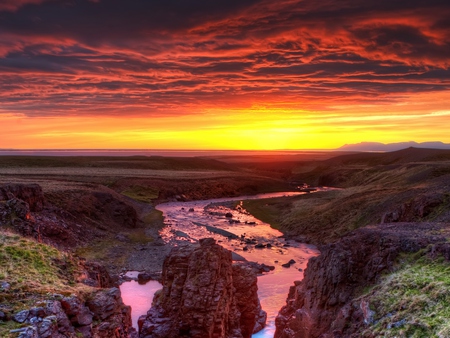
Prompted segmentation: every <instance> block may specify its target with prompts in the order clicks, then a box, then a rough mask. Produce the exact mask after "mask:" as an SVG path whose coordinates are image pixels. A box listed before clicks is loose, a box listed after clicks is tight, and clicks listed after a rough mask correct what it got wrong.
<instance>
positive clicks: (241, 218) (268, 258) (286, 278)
mask: <svg viewBox="0 0 450 338" xmlns="http://www.w3.org/2000/svg"><path fill="white" fill-rule="evenodd" d="M318 190H322V191H323V190H328V189H327V188H319V189H318ZM299 194H304V193H301V192H280V193H268V194H260V195H252V196H240V197H232V198H220V199H210V200H204V201H192V202H169V203H164V204H159V205H157V206H156V208H157V209H158V210H160V211H162V212H163V214H164V223H165V224H166V226H165V227H164V228H163V229H162V230H161V233H160V235H161V237H162V238H163V240H164V242H165V243H166V244H167V245H171V246H176V245H177V244H178V243H180V241H188V242H192V243H194V242H196V241H198V239H200V238H205V237H213V238H215V239H216V241H217V242H218V244H220V245H222V246H223V247H225V248H226V249H229V250H231V251H232V252H233V253H236V254H237V255H233V259H237V260H239V259H242V257H243V258H244V259H246V260H248V261H252V262H257V263H259V264H266V265H269V266H274V267H275V269H274V270H273V271H270V272H267V273H264V274H263V275H261V276H259V277H258V295H259V299H260V301H261V306H262V308H263V309H264V310H265V311H266V312H267V325H266V327H265V328H264V329H263V330H262V331H260V332H258V333H256V334H254V335H253V336H252V337H255V338H261V337H273V336H274V333H275V317H276V316H277V314H278V311H279V310H280V309H281V307H282V306H283V305H285V303H286V297H287V295H288V292H289V287H290V286H292V285H293V283H294V281H296V280H301V279H303V270H304V269H305V268H306V264H307V263H308V260H309V258H311V257H313V256H317V255H318V254H319V251H318V250H317V249H316V248H315V247H314V246H313V245H309V244H305V243H298V242H295V241H293V240H285V239H284V238H283V237H282V236H283V234H282V233H281V232H280V231H278V230H276V229H273V228H271V227H270V225H269V224H267V223H264V222H262V221H260V220H258V219H256V218H255V217H253V216H252V215H250V214H249V213H247V212H246V211H245V210H242V209H241V208H239V207H238V208H237V209H236V208H234V205H235V203H232V202H235V201H242V200H248V199H264V198H273V197H282V196H294V195H299ZM227 213H231V214H232V217H230V214H228V215H227V216H228V217H226V216H225V215H226V214H227ZM230 233H231V234H230ZM245 240H247V241H251V240H253V243H255V242H256V243H261V244H268V243H270V245H271V246H270V247H265V248H261V249H259V248H255V244H246V243H245ZM245 247H246V248H247V249H245V250H244V248H245ZM239 256H240V257H239ZM291 259H293V260H294V261H295V263H294V264H292V265H291V266H290V267H289V268H286V267H282V264H284V263H287V262H289V261H290V260H291ZM130 283H131V284H130ZM149 283H150V284H149ZM149 283H147V284H145V285H139V284H138V283H137V282H135V281H131V282H126V283H123V284H122V285H121V287H120V288H121V291H122V297H123V299H124V302H125V304H128V305H131V306H132V317H133V326H135V327H136V328H137V325H136V323H137V318H138V317H139V316H140V315H143V314H146V313H147V310H148V309H150V306H151V302H152V298H153V294H154V292H155V291H156V290H157V289H158V288H159V287H161V285H160V284H159V283H158V282H156V281H151V282H149ZM138 303H139V304H138Z"/></svg>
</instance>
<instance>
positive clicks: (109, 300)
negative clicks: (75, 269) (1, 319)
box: [12, 288, 134, 338]
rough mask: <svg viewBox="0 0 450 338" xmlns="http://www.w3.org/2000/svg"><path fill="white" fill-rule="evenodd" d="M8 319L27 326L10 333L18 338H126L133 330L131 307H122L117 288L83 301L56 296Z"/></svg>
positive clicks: (102, 291) (73, 297)
mask: <svg viewBox="0 0 450 338" xmlns="http://www.w3.org/2000/svg"><path fill="white" fill-rule="evenodd" d="M12 319H13V320H14V321H16V322H18V323H21V324H24V325H28V326H24V327H22V328H20V329H17V330H14V333H18V334H19V337H36V338H46V337H51V338H63V337H85V338H90V337H96V338H128V337H129V336H130V334H131V333H133V331H134V330H133V329H132V327H131V308H130V307H129V306H125V305H124V304H123V302H122V298H121V297H120V290H119V289H117V288H111V289H103V290H99V291H96V292H94V293H93V294H92V295H91V296H90V298H89V299H88V300H87V301H86V302H85V301H83V300H81V299H80V298H78V297H76V296H70V297H62V296H57V297H56V298H55V299H52V300H48V301H47V302H46V304H45V305H41V306H39V307H34V308H31V309H29V310H22V311H20V312H17V313H16V314H14V315H13V317H12Z"/></svg>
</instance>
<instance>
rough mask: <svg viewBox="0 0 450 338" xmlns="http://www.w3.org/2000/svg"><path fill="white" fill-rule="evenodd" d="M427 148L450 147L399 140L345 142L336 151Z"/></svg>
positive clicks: (443, 144) (441, 144) (438, 143)
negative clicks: (393, 141)
mask: <svg viewBox="0 0 450 338" xmlns="http://www.w3.org/2000/svg"><path fill="white" fill-rule="evenodd" d="M410 147H413V148H427V149H450V143H443V142H439V141H437V142H422V143H417V142H414V141H409V142H399V143H388V144H384V143H380V142H361V143H356V144H345V145H343V146H342V147H340V148H337V149H336V150H338V151H383V152H385V151H386V152H387V151H396V150H401V149H406V148H410Z"/></svg>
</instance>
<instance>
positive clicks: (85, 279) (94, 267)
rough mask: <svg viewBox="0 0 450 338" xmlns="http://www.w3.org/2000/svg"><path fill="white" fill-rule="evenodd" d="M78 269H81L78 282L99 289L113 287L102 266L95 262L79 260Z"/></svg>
mask: <svg viewBox="0 0 450 338" xmlns="http://www.w3.org/2000/svg"><path fill="white" fill-rule="evenodd" d="M80 268H81V269H82V274H81V275H80V276H79V277H78V280H79V281H80V282H81V283H83V284H86V285H89V286H94V287H100V288H109V287H112V286H113V284H114V282H113V280H112V278H111V276H110V275H109V273H108V271H107V270H106V268H105V267H104V266H103V265H101V264H99V263H96V262H91V261H86V260H80Z"/></svg>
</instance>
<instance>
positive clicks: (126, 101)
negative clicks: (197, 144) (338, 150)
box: [0, 0, 450, 118]
mask: <svg viewBox="0 0 450 338" xmlns="http://www.w3.org/2000/svg"><path fill="white" fill-rule="evenodd" d="M449 18H450V4H449V2H448V1H447V0H445V1H444V0H428V1H426V2H425V1H422V0H408V1H404V0H398V1H392V0H366V1H360V0H323V1H316V0H280V1H273V0H226V1H225V0H218V1H209V0H188V1H187V0H185V1H180V0H164V1H147V0H133V1H119V0H108V1H107V0H70V1H67V0H20V1H18V0H14V1H12V0H11V1H9V0H7V1H3V2H2V3H1V4H0V32H1V33H0V102H1V104H0V116H1V114H22V115H25V116H28V117H60V116H109V117H114V116H129V117H154V118H158V117H170V116H186V115H196V114H204V113H205V112H208V111H209V112H210V111H211V110H214V111H216V112H217V111H218V110H223V111H227V112H229V113H232V112H233V111H239V112H241V111H242V110H245V109H254V108H255V107H263V108H264V109H266V110H270V109H278V110H277V111H278V112H279V114H282V113H281V110H282V109H284V110H285V111H287V112H289V113H290V114H292V112H298V111H309V112H316V113H317V114H325V113H330V112H336V111H338V112H341V111H342V110H345V109H347V108H348V109H347V110H348V111H351V112H352V114H356V115H358V114H361V115H365V114H368V113H364V111H365V109H364V107H373V106H379V107H387V106H396V105H408V102H413V103H414V102H415V98H417V97H421V98H424V99H425V100H429V101H430V102H434V104H435V99H434V98H436V97H439V98H440V99H442V97H445V95H442V93H448V91H449V89H450V69H449V67H450V57H449V56H450V19H449ZM449 101H450V99H449V100H445V102H441V104H442V105H441V106H442V107H441V108H442V109H443V108H444V107H445V106H448V103H449ZM349 107H350V108H349ZM407 108H408V107H406V108H405V113H406V110H407ZM413 108H414V107H413ZM413 108H411V109H413ZM416 108H417V107H415V108H414V109H416ZM437 108H439V107H436V109H437ZM264 109H261V110H260V111H263V110H264ZM280 109H281V110H280ZM383 109H384V113H381V115H383V114H389V111H386V108H383ZM418 109H419V108H418ZM420 109H422V108H420ZM370 112H371V113H373V109H371V110H370ZM393 113H395V114H401V111H399V110H398V109H395V110H394V112H393ZM282 115H283V116H284V117H286V116H285V114H282Z"/></svg>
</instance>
